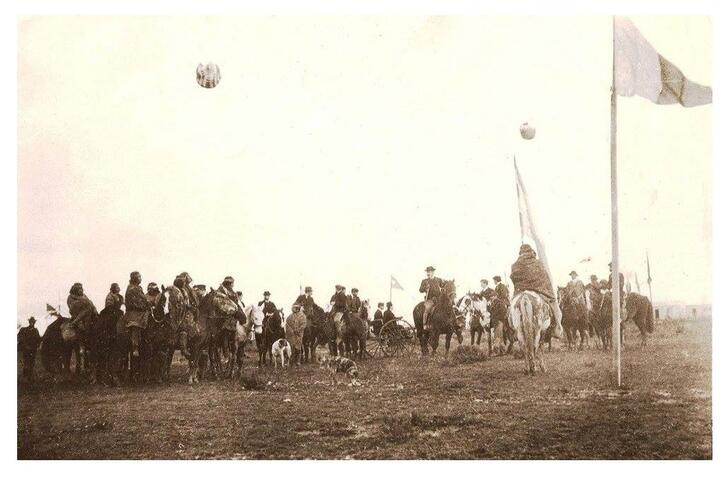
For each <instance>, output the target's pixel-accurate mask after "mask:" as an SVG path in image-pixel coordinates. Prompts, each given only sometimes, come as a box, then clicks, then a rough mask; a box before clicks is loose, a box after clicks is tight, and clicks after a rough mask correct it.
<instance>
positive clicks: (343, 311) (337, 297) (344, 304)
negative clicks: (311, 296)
mask: <svg viewBox="0 0 720 480" xmlns="http://www.w3.org/2000/svg"><path fill="white" fill-rule="evenodd" d="M330 304H331V305H332V310H331V311H330V315H331V317H332V319H333V320H334V321H337V320H340V318H341V319H342V320H343V321H344V320H346V319H347V316H348V297H347V295H345V287H344V286H342V285H335V293H334V294H333V296H332V297H331V298H330ZM338 315H341V317H340V318H338Z"/></svg>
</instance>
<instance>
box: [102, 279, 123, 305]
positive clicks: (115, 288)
mask: <svg viewBox="0 0 720 480" xmlns="http://www.w3.org/2000/svg"><path fill="white" fill-rule="evenodd" d="M124 303H125V301H124V300H123V296H122V295H121V294H120V285H118V284H117V283H113V284H112V285H110V292H109V293H108V294H107V296H106V297H105V308H117V309H118V310H120V307H122V306H123V304H124Z"/></svg>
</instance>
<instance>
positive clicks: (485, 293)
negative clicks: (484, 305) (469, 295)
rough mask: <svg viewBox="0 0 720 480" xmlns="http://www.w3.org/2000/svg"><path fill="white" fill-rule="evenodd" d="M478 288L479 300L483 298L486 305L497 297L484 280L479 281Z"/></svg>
mask: <svg viewBox="0 0 720 480" xmlns="http://www.w3.org/2000/svg"><path fill="white" fill-rule="evenodd" d="M480 288H481V290H480V298H484V299H485V301H486V302H488V303H490V301H491V300H492V299H493V298H494V297H495V295H497V292H495V290H493V289H492V288H490V287H489V286H488V281H487V280H485V279H482V280H480Z"/></svg>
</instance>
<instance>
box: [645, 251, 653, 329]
mask: <svg viewBox="0 0 720 480" xmlns="http://www.w3.org/2000/svg"><path fill="white" fill-rule="evenodd" d="M645 262H646V263H647V273H648V278H647V284H648V293H649V295H650V304H652V303H653V299H652V277H651V276H650V255H648V251H647V250H645ZM653 315H655V312H653Z"/></svg>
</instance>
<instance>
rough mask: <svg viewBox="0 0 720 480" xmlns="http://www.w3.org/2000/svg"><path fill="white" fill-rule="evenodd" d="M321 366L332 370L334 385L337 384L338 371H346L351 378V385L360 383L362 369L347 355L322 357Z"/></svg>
mask: <svg viewBox="0 0 720 480" xmlns="http://www.w3.org/2000/svg"><path fill="white" fill-rule="evenodd" d="M320 367H321V368H323V369H326V370H329V371H330V381H331V382H332V385H337V384H338V383H340V382H338V379H337V374H338V373H344V374H345V375H346V376H347V377H348V378H349V379H350V385H359V384H360V382H359V381H358V378H359V377H360V370H358V366H357V364H356V363H355V362H353V361H352V360H350V359H349V358H345V357H340V356H337V357H334V356H329V357H323V358H321V359H320Z"/></svg>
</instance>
